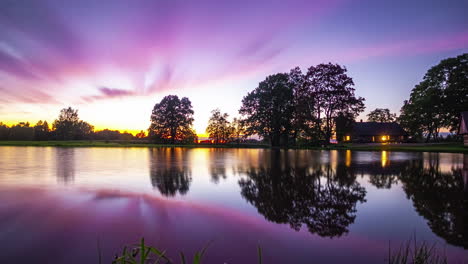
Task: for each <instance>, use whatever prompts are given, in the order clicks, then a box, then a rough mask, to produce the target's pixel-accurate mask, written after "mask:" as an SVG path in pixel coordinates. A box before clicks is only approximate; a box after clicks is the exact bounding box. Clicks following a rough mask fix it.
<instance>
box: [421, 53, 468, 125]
mask: <svg viewBox="0 0 468 264" xmlns="http://www.w3.org/2000/svg"><path fill="white" fill-rule="evenodd" d="M424 80H425V81H427V82H428V83H429V86H430V87H437V90H439V91H440V90H442V94H439V96H440V97H442V109H443V114H442V118H443V120H444V122H443V125H444V127H448V128H449V129H450V130H451V131H456V130H457V129H458V126H459V122H460V120H459V118H460V113H461V112H463V111H468V53H465V54H462V55H460V56H457V57H455V58H448V59H445V60H442V61H441V62H440V63H439V64H437V65H436V66H434V67H432V68H431V69H429V71H428V72H427V73H426V75H425V76H424Z"/></svg>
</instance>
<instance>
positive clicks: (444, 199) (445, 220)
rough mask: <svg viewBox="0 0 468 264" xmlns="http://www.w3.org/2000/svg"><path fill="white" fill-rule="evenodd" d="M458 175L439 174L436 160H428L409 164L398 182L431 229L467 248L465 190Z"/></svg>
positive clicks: (467, 201) (467, 200) (457, 172)
mask: <svg viewBox="0 0 468 264" xmlns="http://www.w3.org/2000/svg"><path fill="white" fill-rule="evenodd" d="M465 159H468V155H465ZM465 163H467V162H465ZM425 165H426V166H425ZM465 166H466V165H465ZM464 170H468V167H467V168H464ZM462 173H463V170H462V169H452V171H451V172H450V173H442V172H441V171H440V168H439V160H438V158H435V159H434V158H431V159H430V160H429V163H428V164H424V161H423V160H417V161H412V162H411V163H410V164H409V166H407V168H406V169H405V170H404V171H402V174H401V177H400V180H401V181H402V182H403V189H404V190H405V192H406V194H407V196H408V198H410V199H411V200H412V201H413V204H414V207H415V209H416V211H417V212H418V213H419V214H420V215H422V216H423V217H424V218H426V219H427V220H428V225H429V227H430V228H431V230H432V231H433V232H434V233H435V234H437V235H438V236H440V237H443V238H444V239H445V240H446V241H447V242H448V243H450V244H452V245H456V246H461V247H463V248H465V249H468V189H467V188H466V186H465V185H466V183H465V182H464V180H463V176H462Z"/></svg>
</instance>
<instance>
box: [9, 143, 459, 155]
mask: <svg viewBox="0 0 468 264" xmlns="http://www.w3.org/2000/svg"><path fill="white" fill-rule="evenodd" d="M2 146H12V147H13V146H15V147H109V148H119V147H120V148H133V147H134V148H174V147H181V148H239V149H241V148H249V149H252V148H253V149H270V146H268V145H261V144H226V145H214V144H213V145H212V144H175V145H169V144H154V143H148V142H135V141H89V140H83V141H78V140H77V141H0V147H2ZM285 149H286V148H285ZM287 149H310V150H354V151H400V152H441V153H466V154H468V147H465V146H463V144H462V143H428V144H423V143H401V144H343V145H329V146H324V147H320V146H316V147H315V146H299V147H297V146H296V147H290V148H287Z"/></svg>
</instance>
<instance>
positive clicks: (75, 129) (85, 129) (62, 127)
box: [53, 107, 94, 140]
mask: <svg viewBox="0 0 468 264" xmlns="http://www.w3.org/2000/svg"><path fill="white" fill-rule="evenodd" d="M53 128H54V129H55V135H56V137H57V139H61V140H75V139H85V138H88V137H89V136H90V135H91V134H92V133H93V130H94V127H93V126H92V125H90V124H88V123H87V122H85V121H82V120H80V118H79V117H78V110H75V109H73V108H71V107H68V108H63V109H62V110H60V115H59V117H58V118H57V119H56V120H55V121H54V123H53Z"/></svg>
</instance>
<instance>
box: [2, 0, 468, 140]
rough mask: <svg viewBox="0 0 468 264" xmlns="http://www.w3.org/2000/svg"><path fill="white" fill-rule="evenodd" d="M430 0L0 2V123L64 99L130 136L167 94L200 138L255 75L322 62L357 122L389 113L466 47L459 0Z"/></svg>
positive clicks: (46, 113) (38, 114)
mask: <svg viewBox="0 0 468 264" xmlns="http://www.w3.org/2000/svg"><path fill="white" fill-rule="evenodd" d="M430 2H431V3H428V2H427V1H411V2H410V3H408V2H407V1H402V0H401V1H392V2H386V3H382V2H379V3H377V2H376V1H371V0H365V1H358V2H356V1H347V0H333V1H324V0H319V1H302V0H293V1H288V3H287V4H286V2H285V1H255V2H252V1H244V0H241V1H232V2H225V1H214V0H208V1H202V2H199V1H177V0H176V1H131V2H130V3H131V5H129V1H121V0H118V1H91V0H89V1H62V0H60V1H59V0H47V1H40V2H39V1H2V3H1V4H0V80H1V82H0V121H2V122H4V123H6V124H8V125H11V124H14V123H17V122H19V121H29V122H31V123H35V122H37V121H38V120H44V119H45V120H47V121H48V122H49V123H52V121H53V120H54V119H55V118H56V117H57V116H58V113H59V111H60V109H62V108H64V107H68V106H72V107H74V108H76V109H79V115H80V118H81V119H83V120H85V121H87V122H89V123H91V124H93V125H94V126H95V129H97V130H99V129H104V128H109V129H117V130H121V131H124V130H127V131H130V132H132V133H136V132H138V131H140V130H146V129H147V128H148V126H149V119H150V114H151V110H152V108H153V106H154V104H155V103H156V102H159V101H160V100H161V99H162V98H163V96H165V95H168V94H176V95H178V96H186V97H189V98H190V100H191V101H192V105H193V110H194V111H195V115H194V118H195V122H194V127H195V129H196V132H197V134H198V135H199V136H204V133H205V127H206V125H207V121H208V118H209V115H210V111H211V110H213V109H215V108H220V109H221V110H222V111H223V112H227V113H228V114H230V116H231V118H232V117H235V116H237V115H238V110H239V107H240V105H241V100H242V97H243V96H245V95H246V93H247V92H248V91H250V90H252V89H254V88H255V87H256V86H257V85H258V83H259V82H260V81H262V80H263V79H264V78H265V76H267V75H269V74H273V73H277V72H288V71H289V70H290V69H291V68H293V67H295V66H299V67H301V68H302V69H303V71H305V70H306V69H307V68H308V67H309V66H311V65H315V64H318V63H322V62H325V63H326V62H329V61H331V62H334V63H339V64H342V65H345V66H346V67H347V68H348V71H349V75H350V76H351V77H353V79H354V82H355V86H356V93H357V94H358V95H359V96H362V97H364V98H366V102H365V104H366V106H367V110H366V112H364V113H363V114H362V117H363V118H364V117H365V115H366V114H367V113H368V112H367V111H368V110H370V109H373V108H375V107H377V106H378V107H385V108H389V109H390V110H391V111H392V112H398V111H399V109H400V107H401V106H402V102H403V100H404V99H406V98H407V97H408V95H409V93H410V90H411V89H412V88H413V86H414V85H415V84H416V83H417V82H418V81H419V80H420V79H421V78H422V76H423V74H424V72H425V71H426V70H427V69H428V68H429V67H430V66H432V65H435V64H437V63H438V62H439V61H440V60H441V59H442V58H446V57H448V56H454V55H457V54H460V53H462V52H467V51H468V30H467V29H468V27H467V26H468V20H467V19H466V10H468V4H467V2H466V1H451V2H450V3H447V2H445V1H430ZM421 5H425V8H424V9H422V8H420V6H421ZM461 6H464V7H465V8H461ZM382 140H386V139H383V138H382Z"/></svg>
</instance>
